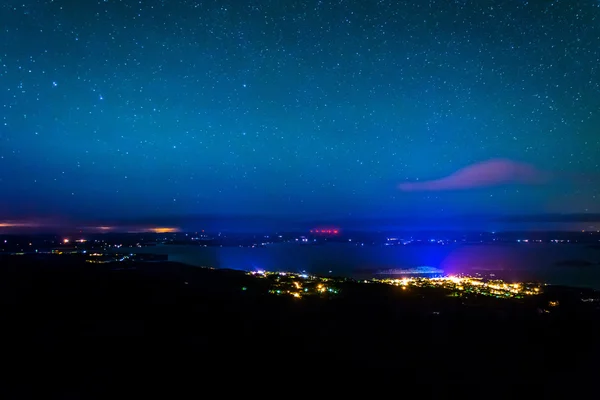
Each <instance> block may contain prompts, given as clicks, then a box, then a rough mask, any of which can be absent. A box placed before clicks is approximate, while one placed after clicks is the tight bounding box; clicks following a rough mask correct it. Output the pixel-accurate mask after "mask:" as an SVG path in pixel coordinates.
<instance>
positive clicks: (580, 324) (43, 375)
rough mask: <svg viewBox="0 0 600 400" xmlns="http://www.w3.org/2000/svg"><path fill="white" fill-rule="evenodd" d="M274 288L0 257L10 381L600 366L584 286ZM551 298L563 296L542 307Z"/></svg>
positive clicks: (125, 267)
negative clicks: (315, 293)
mask: <svg viewBox="0 0 600 400" xmlns="http://www.w3.org/2000/svg"><path fill="white" fill-rule="evenodd" d="M57 260H58V261H60V262H57ZM268 289H269V287H268V283H267V282H266V281H265V280H260V279H256V278H254V277H252V276H248V275H246V274H244V273H242V272H239V271H229V270H210V269H199V268H194V267H188V266H185V265H181V264H176V263H168V262H164V263H129V264H125V263H119V264H100V265H95V264H89V263H82V262H81V261H77V260H73V261H68V259H61V258H56V259H55V260H52V261H43V260H36V261H33V260H30V259H27V258H24V257H13V258H6V257H5V258H2V259H1V264H0V302H1V305H2V310H3V311H2V314H1V317H0V318H1V320H0V322H1V326H2V327H3V330H4V333H5V335H4V336H5V339H4V357H3V358H4V360H5V361H6V362H7V363H8V364H7V365H10V366H11V368H10V374H8V375H4V377H3V379H4V380H5V381H6V382H7V385H5V386H4V388H5V390H13V389H14V388H15V387H16V388H19V389H18V391H19V393H21V394H26V393H29V391H33V390H36V388H37V389H39V388H40V385H41V383H40V384H38V385H32V384H31V382H32V381H36V382H38V383H39V382H44V383H43V385H42V386H41V387H43V388H44V392H45V393H67V392H68V393H75V394H77V396H79V395H81V394H82V393H85V394H88V395H91V394H97V395H100V394H102V393H105V391H109V392H110V391H111V390H113V389H111V388H117V387H118V388H123V387H132V385H133V386H134V387H136V390H139V391H140V393H141V391H145V390H150V391H152V390H153V389H151V387H153V386H152V385H150V383H149V382H153V384H154V383H161V384H164V385H166V386H167V388H173V386H172V385H173V384H174V383H175V382H177V385H174V386H177V387H178V386H179V384H183V385H189V384H191V382H194V385H195V384H201V385H209V384H211V383H215V382H216V381H214V380H213V379H221V380H222V379H227V380H235V379H240V378H243V377H248V376H254V375H256V376H270V377H274V376H302V377H303V379H325V380H328V379H335V377H343V378H344V379H350V377H353V376H357V377H360V379H362V380H363V381H369V379H371V378H372V377H375V378H376V379H382V377H383V376H391V377H393V379H394V382H396V381H398V382H400V381H402V380H406V381H408V382H409V383H426V382H430V381H431V380H432V379H435V380H436V381H439V382H442V381H452V382H462V381H465V382H466V381H468V382H471V384H472V383H474V382H475V383H476V382H478V381H479V380H480V379H489V378H490V377H494V379H495V380H500V381H502V382H521V381H523V382H529V383H530V382H531V381H532V380H534V381H536V382H540V384H541V382H543V383H544V384H545V385H553V384H555V383H557V382H558V381H560V382H565V381H573V380H577V381H580V380H582V379H584V378H585V377H588V376H594V374H595V373H596V372H597V371H598V368H597V365H598V364H597V360H598V355H599V354H600V351H599V350H600V346H599V340H600V329H599V328H600V324H599V319H598V313H597V308H596V307H595V306H591V307H590V305H589V304H587V303H586V304H585V306H586V307H583V306H582V304H580V303H581V301H580V299H579V297H578V296H580V291H578V290H567V289H564V288H558V289H550V290H549V294H544V295H540V296H539V297H536V298H532V299H525V300H521V301H513V300H504V299H494V298H491V299H490V298H481V299H479V300H477V301H475V302H473V301H472V302H470V303H469V304H465V302H464V301H461V300H460V299H457V298H451V297H448V296H446V295H445V294H444V293H443V292H440V291H435V290H432V289H422V290H412V291H410V293H406V292H404V291H401V290H399V289H398V288H397V287H392V286H387V285H377V284H371V285H366V284H357V283H352V282H349V283H347V284H346V285H345V286H344V288H343V290H342V291H341V293H340V296H337V297H335V298H318V297H316V298H311V297H307V298H302V299H294V298H291V297H287V296H286V297H278V296H274V295H269V294H268ZM552 291H554V292H552ZM544 296H545V297H544ZM547 296H552V299H558V298H560V301H561V307H557V308H556V309H552V310H551V311H549V310H547V309H545V308H544V304H547V303H548V297H547ZM592 303H593V302H592ZM28 382H29V383H28ZM168 390H170V389H168ZM11 393H13V392H11ZM77 396H76V397H75V398H88V396H87V395H86V396H83V395H82V396H83V397H77ZM101 397H102V396H101Z"/></svg>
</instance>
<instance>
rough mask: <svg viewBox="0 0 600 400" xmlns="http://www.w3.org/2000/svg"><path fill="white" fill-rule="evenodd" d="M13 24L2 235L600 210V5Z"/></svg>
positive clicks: (58, 7)
mask: <svg viewBox="0 0 600 400" xmlns="http://www.w3.org/2000/svg"><path fill="white" fill-rule="evenodd" d="M0 28H1V29H2V35H1V38H0V40H1V42H0V43H1V45H0V104H1V108H0V110H1V111H0V118H1V121H0V222H2V221H12V222H4V224H5V225H6V226H8V224H10V223H17V222H18V221H25V220H27V221H31V220H36V219H39V218H58V219H61V218H64V219H65V220H67V219H68V220H78V221H86V220H88V221H92V220H93V221H96V220H101V219H113V220H114V219H124V218H152V217H153V216H156V217H160V218H165V216H178V217H182V216H186V215H270V216H276V215H294V216H298V215H306V216H316V217H318V216H333V215H335V216H357V217H377V218H382V217H383V218H385V217H386V216H403V215H404V216H406V215H411V216H418V215H428V216H432V215H433V216H435V215H461V214H466V213H486V214H538V213H597V212H600V201H599V199H600V185H599V184H600V179H598V172H600V169H599V163H600V161H599V160H600V2H599V1H597V0H582V1H578V0H562V1H559V0H556V1H542V0H539V1H529V2H528V1H524V0H518V1H517V0H515V1H513V0H504V1H487V0H473V1H467V0H456V1H450V0H438V1H433V0H432V1H421V0H414V1H402V0H388V1H383V0H381V1H373V0H360V1H359V0H356V1H343V0H337V1H325V0H323V1H317V0H314V1H293V0H285V1H283V0H272V1H268V0H263V1H240V0H237V1H233V0H231V1H228V0H214V1H166V0H163V1H157V0H155V1H151V0H148V1H146V0H142V1H131V0H129V1H117V0H104V1H91V0H90V1H87V0H86V1H81V0H77V1H76V0H71V1H60V0H54V1H52V0H47V1H27V0H19V1H13V0H3V1H2V5H1V6H0ZM430 181H431V182H430Z"/></svg>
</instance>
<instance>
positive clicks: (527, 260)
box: [131, 244, 600, 289]
mask: <svg viewBox="0 0 600 400" xmlns="http://www.w3.org/2000/svg"><path fill="white" fill-rule="evenodd" d="M131 251H132V252H136V253H160V254H169V260H171V261H178V262H182V263H186V264H190V265H195V266H212V267H216V268H232V269H243V270H253V269H254V270H256V269H265V270H286V271H303V270H305V271H307V272H309V273H315V274H328V273H329V271H331V273H332V274H335V275H344V276H358V275H361V274H362V272H360V273H359V271H361V270H366V269H368V270H377V269H381V268H402V267H414V266H419V265H430V266H434V267H439V268H442V269H443V270H444V271H445V272H446V273H449V274H451V273H469V272H470V273H473V272H475V271H484V272H488V273H489V272H493V273H495V274H496V275H497V276H500V277H503V278H505V279H508V280H540V281H544V282H547V283H552V284H557V285H570V286H585V287H593V288H597V289H600V265H592V266H586V267H574V266H556V265H554V264H555V263H556V262H557V261H565V260H585V261H589V262H593V263H596V264H598V263H600V250H598V249H591V248H586V247H585V246H583V245H581V246H580V245H571V244H508V245H464V244H462V245H450V246H422V247H420V246H398V247H389V246H381V247H379V246H377V247H375V246H370V247H367V246H364V247H357V246H355V245H351V244H326V245H320V246H300V245H297V244H277V245H271V246H267V247H261V248H242V247H193V246H158V247H148V248H142V249H131Z"/></svg>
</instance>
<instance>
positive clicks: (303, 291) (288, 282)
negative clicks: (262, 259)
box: [248, 271, 340, 298]
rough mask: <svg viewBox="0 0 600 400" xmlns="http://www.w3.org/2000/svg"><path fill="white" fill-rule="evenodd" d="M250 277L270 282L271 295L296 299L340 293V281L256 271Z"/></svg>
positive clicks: (305, 275) (286, 273) (290, 273)
mask: <svg viewBox="0 0 600 400" xmlns="http://www.w3.org/2000/svg"><path fill="white" fill-rule="evenodd" d="M248 274H249V275H252V276H255V277H257V278H264V279H269V280H270V288H269V293H271V294H275V295H288V296H292V297H295V298H302V297H306V296H321V297H324V296H331V295H336V294H338V293H339V292H340V289H339V287H338V284H339V280H337V279H332V278H324V277H317V276H311V275H307V274H296V273H292V272H268V271H255V272H249V273H248Z"/></svg>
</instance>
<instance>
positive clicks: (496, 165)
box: [398, 159, 549, 192]
mask: <svg viewBox="0 0 600 400" xmlns="http://www.w3.org/2000/svg"><path fill="white" fill-rule="evenodd" d="M548 178H549V174H547V173H545V172H543V171H540V170H538V169H537V168H535V167H534V166H533V165H530V164H526V163H521V162H517V161H512V160H507V159H494V160H488V161H484V162H480V163H476V164H471V165H469V166H467V167H465V168H462V169H459V170H458V171H456V172H454V173H453V174H451V175H448V176H446V177H443V178H440V179H435V180H429V181H422V182H419V181H416V182H404V183H401V184H399V185H398V187H399V188H400V190H403V191H407V192H416V191H441V190H461V189H471V188H479V187H490V186H499V185H506V184H524V185H534V184H540V183H544V182H546V181H547V180H548Z"/></svg>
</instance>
